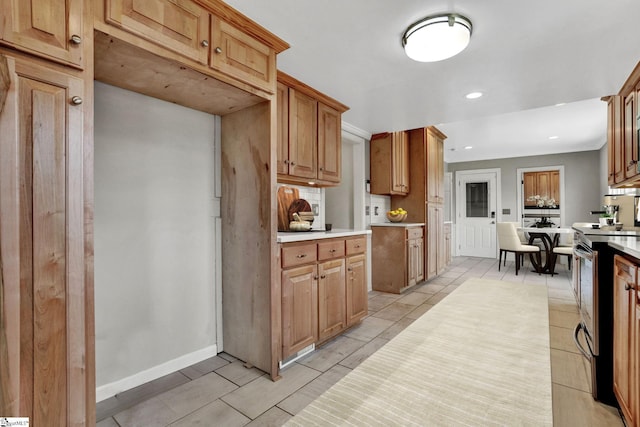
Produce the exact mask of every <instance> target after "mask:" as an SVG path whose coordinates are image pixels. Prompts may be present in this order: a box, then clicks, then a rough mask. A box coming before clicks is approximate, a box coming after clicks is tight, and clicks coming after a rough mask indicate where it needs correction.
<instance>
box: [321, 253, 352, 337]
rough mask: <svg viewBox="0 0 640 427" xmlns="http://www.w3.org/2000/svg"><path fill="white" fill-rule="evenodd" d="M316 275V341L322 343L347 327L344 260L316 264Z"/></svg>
mask: <svg viewBox="0 0 640 427" xmlns="http://www.w3.org/2000/svg"><path fill="white" fill-rule="evenodd" d="M343 245H344V242H343ZM318 275H319V280H318V339H319V340H320V341H324V340H326V339H328V338H330V337H332V336H334V335H336V334H337V333H339V332H340V331H342V330H343V329H344V328H345V327H346V325H347V318H346V297H347V294H346V282H345V260H344V258H341V259H336V260H332V261H326V262H323V263H321V264H318Z"/></svg>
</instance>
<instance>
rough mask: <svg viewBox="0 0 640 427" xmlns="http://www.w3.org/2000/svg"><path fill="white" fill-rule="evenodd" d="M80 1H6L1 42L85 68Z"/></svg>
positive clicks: (0, 10)
mask: <svg viewBox="0 0 640 427" xmlns="http://www.w3.org/2000/svg"><path fill="white" fill-rule="evenodd" d="M84 3H85V2H84V1H83V0H31V1H25V0H6V1H3V2H2V4H1V5H0V23H1V24H0V32H1V33H0V43H2V44H5V45H9V46H11V47H15V48H17V49H20V50H24V51H26V52H29V53H33V54H35V55H38V56H42V57H45V58H47V59H51V60H54V61H56V62H62V63H65V64H68V65H72V66H75V67H80V68H82V67H83V66H84V54H83V51H84V49H83V47H84V42H85V40H84V32H83V31H84V27H83V25H86V23H84V7H85V6H84Z"/></svg>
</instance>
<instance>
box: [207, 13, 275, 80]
mask: <svg viewBox="0 0 640 427" xmlns="http://www.w3.org/2000/svg"><path fill="white" fill-rule="evenodd" d="M211 67H213V68H215V69H217V70H219V71H221V72H223V73H226V74H229V75H231V76H235V77H236V78H238V79H240V80H242V81H244V82H246V83H249V84H251V85H254V86H257V87H260V88H262V89H265V90H267V91H269V92H273V87H274V84H275V82H276V53H275V51H274V50H273V49H271V48H270V47H269V46H267V45H266V44H264V43H262V42H261V41H259V40H257V39H255V38H253V37H251V36H250V35H248V34H246V33H244V32H243V31H240V30H239V29H237V28H236V27H234V26H233V25H230V24H229V23H227V22H225V21H223V20H222V19H220V18H218V17H216V16H213V17H212V25H211Z"/></svg>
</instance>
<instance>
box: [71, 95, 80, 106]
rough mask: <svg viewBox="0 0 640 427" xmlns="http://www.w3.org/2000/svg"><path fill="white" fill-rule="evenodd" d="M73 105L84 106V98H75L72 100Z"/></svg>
mask: <svg viewBox="0 0 640 427" xmlns="http://www.w3.org/2000/svg"><path fill="white" fill-rule="evenodd" d="M71 103H72V104H73V105H80V104H82V98H80V97H79V96H74V97H72V98H71Z"/></svg>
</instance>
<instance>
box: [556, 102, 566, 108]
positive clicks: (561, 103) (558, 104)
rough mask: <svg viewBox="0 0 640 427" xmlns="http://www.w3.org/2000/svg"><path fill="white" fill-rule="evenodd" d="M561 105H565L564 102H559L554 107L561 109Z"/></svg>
mask: <svg viewBox="0 0 640 427" xmlns="http://www.w3.org/2000/svg"><path fill="white" fill-rule="evenodd" d="M563 105H565V102H559V103H557V104H556V107H562V106H563Z"/></svg>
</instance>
